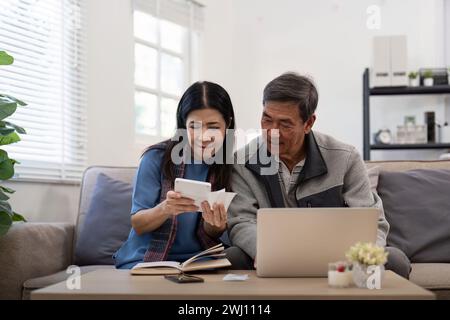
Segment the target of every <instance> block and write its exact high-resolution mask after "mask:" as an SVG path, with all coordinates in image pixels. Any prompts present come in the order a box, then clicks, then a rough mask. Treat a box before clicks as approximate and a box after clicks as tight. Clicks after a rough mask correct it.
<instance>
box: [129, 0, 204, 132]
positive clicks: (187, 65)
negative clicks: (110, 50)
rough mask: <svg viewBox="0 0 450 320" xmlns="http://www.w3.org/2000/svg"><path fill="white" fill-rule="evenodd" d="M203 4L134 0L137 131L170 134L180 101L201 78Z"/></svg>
mask: <svg viewBox="0 0 450 320" xmlns="http://www.w3.org/2000/svg"><path fill="white" fill-rule="evenodd" d="M201 14H202V12H201V7H200V6H199V5H198V4H196V3H194V2H193V1H188V0H180V1H176V0H135V1H134V16H133V18H134V38H135V44H134V59H135V64H134V67H135V72H134V82H135V96H134V101H135V133H136V136H137V137H138V140H145V138H146V137H148V136H158V137H170V136H171V135H173V133H174V130H175V126H176V119H175V114H176V109H177V105H178V101H179V99H180V98H181V95H182V94H183V91H184V90H185V89H186V87H187V85H188V84H189V83H190V82H192V81H193V79H194V78H195V77H196V70H195V69H196V68H195V65H196V63H195V61H196V55H197V54H196V52H197V43H198V41H199V32H200V29H201V24H202V16H201Z"/></svg>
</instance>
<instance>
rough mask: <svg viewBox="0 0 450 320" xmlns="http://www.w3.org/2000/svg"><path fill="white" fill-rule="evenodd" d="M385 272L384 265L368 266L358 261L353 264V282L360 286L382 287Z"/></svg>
mask: <svg viewBox="0 0 450 320" xmlns="http://www.w3.org/2000/svg"><path fill="white" fill-rule="evenodd" d="M384 272H385V268H384V265H378V266H367V265H363V264H359V263H357V262H356V263H354V264H353V275H352V276H353V282H354V283H355V285H356V286H357V287H358V288H363V289H380V288H381V285H382V282H383V278H384ZM369 278H370V279H369ZM377 286H379V287H377Z"/></svg>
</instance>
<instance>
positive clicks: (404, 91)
mask: <svg viewBox="0 0 450 320" xmlns="http://www.w3.org/2000/svg"><path fill="white" fill-rule="evenodd" d="M426 94H450V86H449V85H437V86H432V87H423V86H421V87H380V88H370V83H369V69H368V68H366V69H365V70H364V74H363V147H364V148H363V157H364V160H370V151H371V150H414V149H416V150H417V149H450V143H424V144H370V97H371V96H394V95H397V96H400V95H426Z"/></svg>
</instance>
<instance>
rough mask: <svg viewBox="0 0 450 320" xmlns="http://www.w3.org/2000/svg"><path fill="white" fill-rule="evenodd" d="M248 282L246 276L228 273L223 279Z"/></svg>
mask: <svg viewBox="0 0 450 320" xmlns="http://www.w3.org/2000/svg"><path fill="white" fill-rule="evenodd" d="M245 280H248V274H234V273H229V274H227V275H226V276H225V277H223V281H245Z"/></svg>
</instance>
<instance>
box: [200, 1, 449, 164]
mask: <svg viewBox="0 0 450 320" xmlns="http://www.w3.org/2000/svg"><path fill="white" fill-rule="evenodd" d="M224 2H225V1H220V2H218V1H207V4H208V6H209V7H210V8H213V10H211V9H210V10H209V11H208V13H209V14H212V16H211V15H210V16H209V17H208V18H209V19H211V20H214V21H216V23H217V21H221V17H222V12H223V11H225V12H227V10H228V8H230V7H231V8H232V13H233V14H232V26H233V28H232V29H231V30H229V31H228V32H231V33H232V36H231V40H230V41H229V42H228V39H230V36H229V35H228V34H227V32H226V31H224V32H222V33H221V34H219V35H217V37H220V36H223V39H224V40H225V41H224V42H222V43H221V44H222V45H221V46H220V49H218V48H217V46H214V47H212V48H209V52H210V53H211V55H215V54H216V53H217V52H218V51H220V50H221V49H223V50H225V51H226V52H227V54H226V57H229V56H230V54H229V53H228V51H229V48H231V50H232V52H231V59H228V60H223V61H222V63H220V64H218V65H215V67H214V71H213V72H210V70H209V69H208V67H209V66H208V65H207V66H206V68H205V73H204V75H205V77H206V78H208V77H212V76H214V75H215V74H217V73H220V72H218V71H217V67H218V66H222V67H223V69H224V70H227V74H225V77H223V81H224V83H231V85H230V86H227V88H228V89H229V90H230V92H231V93H232V98H233V102H234V105H235V107H236V113H237V116H236V118H237V121H238V125H239V126H241V127H244V128H252V127H258V126H259V117H260V112H261V97H262V90H263V87H264V86H265V84H266V83H267V82H268V81H270V80H271V79H273V78H274V77H276V76H277V75H279V74H281V73H283V72H285V71H289V70H292V71H298V72H300V73H305V74H309V75H311V76H312V77H313V78H314V79H315V81H316V83H317V85H318V89H319V94H320V102H319V107H318V111H317V113H318V121H317V125H316V129H317V130H320V131H323V132H326V133H329V134H331V135H334V136H336V137H337V138H339V139H342V140H344V141H346V142H348V143H351V144H353V145H355V146H357V147H358V149H359V150H362V73H363V70H364V68H365V67H367V66H370V65H371V64H372V38H373V37H374V36H376V35H391V34H392V35H396V34H406V35H407V37H408V48H409V66H410V68H411V69H415V68H418V67H420V66H441V65H442V63H443V62H444V61H443V59H444V58H443V50H444V49H443V41H442V39H443V22H442V20H443V19H442V8H443V4H442V0H433V1H421V0H396V1H373V0H363V1H361V0H353V1H337V0H323V1H306V0H303V1H298V0H279V1H277V2H276V4H275V3H274V2H273V1H270V0H246V1H239V0H237V1H236V0H234V1H228V2H227V4H226V5H224V4H223V3H224ZM373 4H378V5H380V8H381V29H380V30H369V29H367V27H366V19H367V14H366V9H367V7H368V6H369V5H373ZM220 7H223V8H224V9H225V10H222V9H221V8H220ZM225 16H226V18H225V19H224V20H225V21H226V22H227V24H229V17H228V15H227V14H225ZM205 55H208V47H206V53H205ZM424 105H425V106H427V110H428V109H429V110H436V111H439V112H441V113H442V110H441V109H442V108H441V107H442V99H436V97H431V98H430V97H428V98H421V100H420V101H419V100H412V99H406V100H399V99H394V100H390V99H385V98H384V99H383V98H378V101H373V110H374V112H373V114H372V117H373V122H372V126H373V128H374V129H375V128H379V127H382V126H387V127H392V128H393V130H394V129H395V127H396V125H397V124H401V123H402V122H403V116H404V115H409V114H411V113H412V114H417V115H418V118H417V120H418V121H422V119H423V111H425V109H424V108H423V106H424ZM393 109H394V110H393ZM440 115H441V114H438V117H439V116H440ZM391 155H392V154H391V153H389V154H388V153H384V155H382V157H384V158H389V157H390V156H391ZM374 156H376V154H374ZM427 156H429V155H425V157H427Z"/></svg>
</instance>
